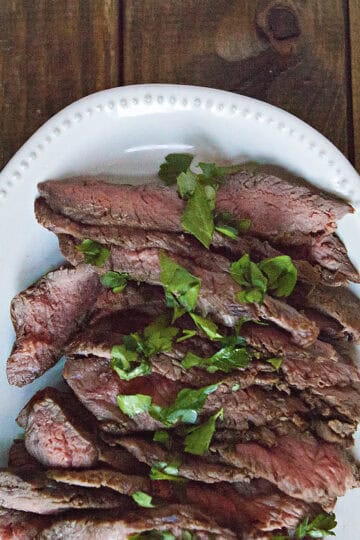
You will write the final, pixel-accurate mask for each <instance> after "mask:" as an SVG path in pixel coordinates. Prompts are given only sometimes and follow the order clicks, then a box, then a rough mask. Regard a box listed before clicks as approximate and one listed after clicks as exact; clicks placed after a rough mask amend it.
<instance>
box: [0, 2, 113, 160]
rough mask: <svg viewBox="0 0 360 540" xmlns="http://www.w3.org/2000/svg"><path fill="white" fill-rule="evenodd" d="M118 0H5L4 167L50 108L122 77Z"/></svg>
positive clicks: (0, 11) (0, 92)
mask: <svg viewBox="0 0 360 540" xmlns="http://www.w3.org/2000/svg"><path fill="white" fill-rule="evenodd" d="M118 36H119V6H118V0H61V2H59V1H58V0H32V1H30V2H29V1H28V0H1V2H0V79H1V86H0V103H1V120H0V122H1V124H0V126H1V137H0V169H1V167H2V166H3V165H4V164H5V163H6V162H7V161H8V159H9V158H10V157H11V156H12V154H13V153H14V152H15V151H16V150H17V149H18V148H19V147H20V146H21V145H22V144H23V142H24V141H25V140H26V139H27V138H28V137H29V136H30V135H31V134H32V133H33V132H34V131H35V130H36V129H37V128H38V127H39V126H40V125H41V124H42V123H43V122H44V121H45V120H47V119H48V118H49V117H50V116H52V115H53V114H54V113H56V112H57V111H59V110H60V109H62V108H63V107H65V106H66V105H68V104H69V103H71V102H72V101H74V100H76V99H78V98H80V97H82V96H85V95H87V94H89V93H91V92H95V91H97V90H102V89H104V88H109V87H111V86H117V84H118V82H119V37H118Z"/></svg>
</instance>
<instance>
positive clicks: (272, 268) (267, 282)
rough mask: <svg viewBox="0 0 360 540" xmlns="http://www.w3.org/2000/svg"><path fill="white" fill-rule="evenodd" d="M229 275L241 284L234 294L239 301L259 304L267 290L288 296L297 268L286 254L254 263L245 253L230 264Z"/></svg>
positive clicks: (277, 294)
mask: <svg viewBox="0 0 360 540" xmlns="http://www.w3.org/2000/svg"><path fill="white" fill-rule="evenodd" d="M230 275H231V277H232V278H233V279H234V281H236V283H238V284H239V285H241V288H242V290H241V291H240V292H238V293H237V295H236V299H237V300H238V301H239V302H240V303H254V304H261V303H262V302H263V300H264V296H265V294H266V292H267V291H268V290H269V291H272V292H273V294H274V295H275V296H289V294H291V292H292V291H293V289H294V287H295V284H296V279H297V270H296V267H295V266H294V264H293V262H292V260H291V258H290V257H288V256H287V255H280V256H279V257H274V258H272V259H264V260H263V261H261V262H259V263H257V264H256V263H254V262H252V261H251V260H250V257H249V255H247V254H245V255H243V256H242V257H241V258H240V259H239V260H238V261H236V262H234V263H232V264H231V265H230Z"/></svg>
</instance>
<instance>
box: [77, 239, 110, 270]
mask: <svg viewBox="0 0 360 540" xmlns="http://www.w3.org/2000/svg"><path fill="white" fill-rule="evenodd" d="M76 249H77V251H80V253H83V254H84V256H85V257H84V260H85V262H86V264H93V265H94V266H103V265H104V263H105V262H106V261H107V260H108V258H109V257H110V251H109V250H108V248H106V247H104V246H102V245H101V244H99V243H98V242H94V241H93V240H89V239H85V240H83V241H82V242H81V244H79V245H78V246H76Z"/></svg>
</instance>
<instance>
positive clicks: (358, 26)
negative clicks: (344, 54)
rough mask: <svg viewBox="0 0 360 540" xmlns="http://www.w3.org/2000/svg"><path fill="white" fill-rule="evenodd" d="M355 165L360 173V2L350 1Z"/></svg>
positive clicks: (358, 0)
mask: <svg viewBox="0 0 360 540" xmlns="http://www.w3.org/2000/svg"><path fill="white" fill-rule="evenodd" d="M349 21H350V53H351V82H352V112H353V129H354V163H355V167H356V168H357V170H358V171H359V172H360V39H359V30H360V0H350V1H349Z"/></svg>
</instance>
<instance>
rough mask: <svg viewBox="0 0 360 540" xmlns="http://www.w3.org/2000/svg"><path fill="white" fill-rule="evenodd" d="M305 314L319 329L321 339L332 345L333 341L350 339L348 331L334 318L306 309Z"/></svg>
mask: <svg viewBox="0 0 360 540" xmlns="http://www.w3.org/2000/svg"><path fill="white" fill-rule="evenodd" d="M303 312H304V313H305V315H306V316H307V318H308V319H310V320H311V321H314V323H315V324H316V326H317V327H318V328H319V331H320V333H319V338H320V339H321V340H323V341H328V342H330V343H332V342H333V341H338V340H347V339H349V336H348V334H347V333H346V330H345V329H344V328H343V327H342V326H341V324H340V323H338V322H337V321H335V319H333V318H332V317H328V316H327V315H324V314H323V313H320V311H317V310H316V309H312V308H305V309H304V310H303Z"/></svg>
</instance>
